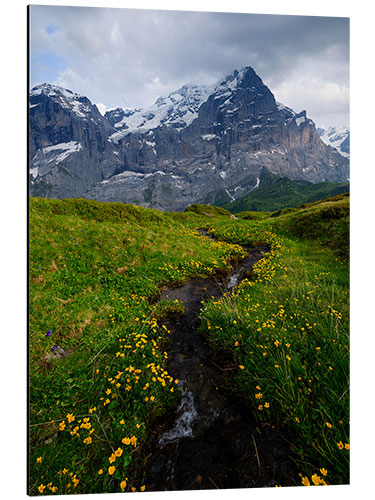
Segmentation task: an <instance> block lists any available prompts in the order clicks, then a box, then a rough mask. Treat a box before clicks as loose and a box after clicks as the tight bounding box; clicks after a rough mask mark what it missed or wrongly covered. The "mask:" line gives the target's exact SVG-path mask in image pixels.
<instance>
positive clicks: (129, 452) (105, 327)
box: [30, 199, 243, 494]
mask: <svg viewBox="0 0 375 500" xmlns="http://www.w3.org/2000/svg"><path fill="white" fill-rule="evenodd" d="M179 219H181V221H183V222H180V221H179ZM201 223H202V218H201V217H199V216H196V214H191V215H190V216H187V215H185V214H171V215H170V216H168V215H166V214H163V213H161V212H156V211H152V210H147V209H143V208H140V207H133V206H129V205H128V206H127V205H123V204H110V203H97V202H93V201H88V200H62V201H57V200H42V199H31V201H30V424H31V427H30V452H31V453H30V475H31V478H30V493H31V494H38V493H39V492H40V491H42V490H43V486H46V487H47V485H49V487H47V490H45V491H48V492H51V491H52V490H51V489H54V488H55V487H57V488H58V490H57V492H58V493H72V492H77V493H79V492H85V493H94V492H104V491H105V492H112V491H113V492H114V491H121V483H122V482H123V481H125V480H126V482H127V486H126V488H125V489H126V490H130V489H131V488H138V489H139V488H140V487H141V486H143V485H142V480H143V477H142V472H140V473H139V472H137V473H135V472H134V471H135V470H137V471H138V469H137V465H136V464H137V456H138V454H139V449H140V447H139V446H138V445H139V444H140V443H142V440H143V439H144V438H145V436H148V435H149V433H150V430H152V422H153V421H154V420H155V419H156V418H157V417H158V416H160V415H161V414H163V413H165V412H166V411H167V410H168V408H170V407H171V406H173V405H175V404H176V402H177V398H178V394H177V386H176V383H175V381H174V380H173V379H172V378H171V377H170V375H169V374H168V373H167V372H166V370H165V356H166V355H165V353H164V345H165V343H166V342H167V341H168V336H169V335H170V332H169V331H168V328H167V327H166V325H165V323H166V319H167V318H168V317H169V316H170V315H173V314H175V313H176V311H178V310H179V309H180V308H181V305H179V304H174V303H170V302H163V304H159V305H157V306H155V305H153V302H152V298H153V297H154V296H156V295H158V294H159V293H160V291H161V290H162V289H163V287H164V286H166V285H167V284H172V283H176V284H177V283H183V282H185V281H187V280H188V279H191V278H192V277H194V276H207V275H210V274H212V273H213V272H214V271H215V270H218V269H227V268H228V267H229V262H230V261H231V260H232V259H233V258H236V257H237V258H239V257H240V256H241V255H243V251H242V249H241V248H240V247H238V246H235V245H230V244H226V243H223V244H221V245H217V244H215V243H214V242H213V241H211V240H208V239H207V238H204V237H202V236H200V235H199V234H198V233H197V232H196V231H195V229H194V228H195V227H199V226H200V225H201ZM55 346H61V348H63V349H64V353H68V355H67V356H65V357H63V358H61V359H53V357H52V356H53V353H54V351H53V349H55ZM93 408H95V410H93ZM67 415H73V416H74V421H73V420H72V421H71V422H69V421H68V419H67ZM69 418H72V417H69ZM85 418H86V419H87V418H88V419H89V421H88V422H85V421H84V419H85ZM121 422H124V423H121ZM88 424H90V425H88ZM60 426H61V428H62V429H60ZM138 426H139V427H138ZM86 427H87V428H86ZM92 430H93V433H92V434H90V432H91V431H92ZM132 436H135V437H136V438H137V442H136V443H137V446H132V445H131V444H130V445H129V444H126V443H127V440H126V439H125V438H129V439H130V438H131V437H132ZM87 438H89V439H88V441H87ZM124 439H125V444H124V443H123V440H124ZM85 440H86V441H85ZM133 443H135V440H134V439H133ZM119 448H121V449H122V453H121V451H119V452H118V453H121V457H118V458H116V461H115V462H114V464H111V463H110V462H109V458H110V457H111V456H112V453H113V452H114V451H116V450H118V449H119ZM40 457H41V460H42V462H41V463H40V461H37V459H38V458H40ZM112 465H115V467H116V470H115V472H114V473H113V474H112V475H111V474H109V472H108V467H110V466H112ZM66 470H67V471H68V472H66V473H65V474H64V472H61V471H66ZM100 470H103V471H104V472H103V474H99V473H98V471H100ZM69 474H72V475H73V476H74V475H75V476H76V481H77V479H78V481H79V482H72V480H71V478H70V476H69ZM126 477H127V478H128V479H125V478H126ZM123 485H124V483H123ZM38 488H40V490H38ZM43 491H44V490H43Z"/></svg>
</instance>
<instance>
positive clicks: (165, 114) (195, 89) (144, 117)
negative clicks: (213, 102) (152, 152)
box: [109, 85, 213, 143]
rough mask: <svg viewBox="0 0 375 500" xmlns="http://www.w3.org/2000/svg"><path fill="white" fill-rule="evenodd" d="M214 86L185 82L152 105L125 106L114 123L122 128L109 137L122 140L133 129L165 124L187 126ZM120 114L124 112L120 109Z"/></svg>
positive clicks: (116, 140)
mask: <svg viewBox="0 0 375 500" xmlns="http://www.w3.org/2000/svg"><path fill="white" fill-rule="evenodd" d="M212 90H213V87H212V86H207V85H202V86H197V85H184V86H183V87H181V88H180V89H178V90H175V91H174V92H171V93H170V94H169V95H168V97H159V98H158V99H157V100H156V101H155V103H154V104H153V105H152V106H149V107H148V108H144V109H141V110H135V111H133V112H132V110H123V113H122V118H121V120H120V121H117V122H116V123H115V124H114V127H115V128H117V129H119V130H118V132H115V133H114V134H112V135H111V136H110V137H109V140H111V141H112V142H115V143H116V142H118V141H119V140H120V139H122V138H123V137H124V136H125V135H127V134H130V133H132V132H141V133H144V132H147V131H149V130H152V129H155V128H157V127H159V126H161V125H167V126H170V127H173V128H176V129H181V128H185V127H186V126H188V125H190V123H191V122H192V121H193V120H195V118H196V117H197V116H198V110H199V108H200V106H201V105H202V103H203V102H205V101H206V100H207V99H208V97H209V96H210V95H211V93H212ZM117 115H118V116H121V114H120V112H119V111H117Z"/></svg>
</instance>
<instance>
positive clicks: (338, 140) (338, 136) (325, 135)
mask: <svg viewBox="0 0 375 500" xmlns="http://www.w3.org/2000/svg"><path fill="white" fill-rule="evenodd" d="M317 132H318V134H319V135H320V138H321V139H322V141H323V142H325V143H326V144H328V146H332V147H333V148H336V149H337V151H338V152H339V153H340V154H341V155H342V156H344V157H345V158H349V157H350V129H349V127H348V126H346V125H341V126H339V127H329V128H327V129H322V128H318V129H317Z"/></svg>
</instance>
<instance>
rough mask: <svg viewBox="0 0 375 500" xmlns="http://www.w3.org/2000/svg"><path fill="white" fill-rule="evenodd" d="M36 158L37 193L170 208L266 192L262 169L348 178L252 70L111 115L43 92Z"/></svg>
mask: <svg viewBox="0 0 375 500" xmlns="http://www.w3.org/2000/svg"><path fill="white" fill-rule="evenodd" d="M29 150H30V193H31V195H34V196H48V197H55V198H63V197H77V196H80V197H85V198H93V199H97V200H101V201H122V202H126V203H135V204H140V205H143V206H147V207H153V208H158V209H162V210H183V209H184V208H186V207H187V206H188V205H190V204H192V203H209V204H215V203H223V202H226V201H231V200H234V199H236V198H238V197H239V196H243V195H244V194H246V193H248V192H249V191H251V190H252V189H256V188H257V187H258V186H259V184H260V182H261V180H260V179H261V175H260V173H261V172H262V170H264V169H266V170H268V171H270V172H271V173H273V174H276V175H278V176H280V177H289V178H290V179H304V180H308V181H311V182H322V181H323V182H324V181H327V182H328V181H332V182H339V181H346V180H347V178H348V177H349V162H348V160H347V159H346V158H344V157H343V156H341V155H340V154H339V153H338V152H337V151H336V150H335V149H333V148H332V147H330V146H328V145H326V144H325V143H324V142H323V141H322V140H321V139H320V137H319V135H318V133H317V131H316V128H315V125H314V123H313V122H312V121H311V120H310V119H309V118H307V116H306V112H305V111H302V112H301V113H295V112H294V111H293V110H291V109H289V108H287V107H285V106H283V105H282V104H280V103H277V102H276V101H275V98H274V96H273V94H272V92H271V91H270V90H269V89H268V88H267V87H266V86H265V85H264V84H263V82H262V80H261V79H260V78H259V76H258V75H257V74H256V73H255V71H254V70H253V69H252V68H250V67H245V68H243V69H241V71H237V70H235V71H234V72H233V73H231V74H230V75H228V76H227V77H226V78H224V79H223V80H222V81H220V82H218V83H217V84H216V85H212V86H203V87H197V86H193V85H184V86H183V87H181V89H179V90H177V91H175V92H172V93H171V94H169V96H168V97H166V98H159V99H158V100H157V101H156V102H155V104H153V105H152V106H150V107H149V108H147V109H143V110H139V109H136V110H123V109H121V108H117V109H116V110H112V111H109V112H107V113H106V115H105V116H104V117H103V116H101V115H100V113H99V111H98V109H97V108H96V106H95V105H93V104H91V102H90V101H89V100H88V99H87V98H86V97H83V96H79V95H78V94H74V93H72V92H71V91H69V90H66V89H62V88H59V87H55V86H52V85H49V84H44V85H41V86H38V87H35V88H34V89H32V91H31V93H30V147H29Z"/></svg>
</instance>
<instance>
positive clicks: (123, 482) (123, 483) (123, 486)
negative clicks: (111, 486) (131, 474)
mask: <svg viewBox="0 0 375 500" xmlns="http://www.w3.org/2000/svg"><path fill="white" fill-rule="evenodd" d="M126 485H127V482H126V481H125V479H124V481H121V483H120V487H121V491H124V489H125V488H126Z"/></svg>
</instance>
